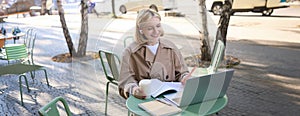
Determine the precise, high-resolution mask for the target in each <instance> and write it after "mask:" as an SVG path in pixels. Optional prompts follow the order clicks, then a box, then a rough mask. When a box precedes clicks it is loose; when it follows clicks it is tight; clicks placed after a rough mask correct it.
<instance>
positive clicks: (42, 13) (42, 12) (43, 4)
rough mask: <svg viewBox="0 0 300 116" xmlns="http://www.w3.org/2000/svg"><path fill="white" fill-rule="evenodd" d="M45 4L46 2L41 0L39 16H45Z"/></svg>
mask: <svg viewBox="0 0 300 116" xmlns="http://www.w3.org/2000/svg"><path fill="white" fill-rule="evenodd" d="M46 3H47V0H42V7H41V15H45V14H46V11H47V9H46Z"/></svg>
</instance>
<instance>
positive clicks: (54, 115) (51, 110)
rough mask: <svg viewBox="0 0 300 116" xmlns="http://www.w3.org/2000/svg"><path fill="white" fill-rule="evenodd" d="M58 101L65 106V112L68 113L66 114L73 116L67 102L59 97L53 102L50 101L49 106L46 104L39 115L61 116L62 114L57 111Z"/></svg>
mask: <svg viewBox="0 0 300 116" xmlns="http://www.w3.org/2000/svg"><path fill="white" fill-rule="evenodd" d="M58 101H60V102H61V103H62V104H63V106H64V110H65V112H66V114H67V115H68V116H72V113H71V111H70V108H69V106H68V104H67V102H66V100H65V99H64V98H63V97H61V96H59V97H56V98H55V99H53V100H52V101H50V102H49V103H48V104H46V105H45V106H43V107H42V108H40V109H39V115H40V116H60V113H59V111H58V109H57V107H58V105H57V103H58Z"/></svg>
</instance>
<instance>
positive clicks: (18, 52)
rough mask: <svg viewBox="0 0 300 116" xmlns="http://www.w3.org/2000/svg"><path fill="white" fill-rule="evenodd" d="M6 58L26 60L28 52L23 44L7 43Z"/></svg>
mask: <svg viewBox="0 0 300 116" xmlns="http://www.w3.org/2000/svg"><path fill="white" fill-rule="evenodd" d="M5 54H6V60H8V63H9V61H10V60H28V53H27V50H26V46H25V45H24V44H9V45H6V46H5ZM28 62H29V61H28Z"/></svg>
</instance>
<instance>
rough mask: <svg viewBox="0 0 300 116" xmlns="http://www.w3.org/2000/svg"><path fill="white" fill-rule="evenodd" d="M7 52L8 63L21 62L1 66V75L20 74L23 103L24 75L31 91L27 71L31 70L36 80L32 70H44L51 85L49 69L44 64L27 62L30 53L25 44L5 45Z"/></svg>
mask: <svg viewBox="0 0 300 116" xmlns="http://www.w3.org/2000/svg"><path fill="white" fill-rule="evenodd" d="M5 51H6V52H5V53H6V60H8V63H9V62H10V61H11V60H16V61H20V63H16V64H12V65H7V66H3V67H0V71H1V72H0V75H5V74H17V75H19V83H20V95H21V103H22V105H23V95H22V82H21V78H22V77H24V79H25V81H26V85H27V89H28V91H30V89H29V87H28V82H27V77H26V73H27V72H30V74H31V78H32V79H33V80H34V77H35V75H33V74H32V72H34V71H37V70H43V71H44V74H45V78H46V81H47V85H48V86H49V81H48V77H47V71H46V69H44V68H43V66H39V65H33V64H29V63H28V64H26V61H27V62H29V60H28V54H27V51H26V47H25V45H24V44H10V45H7V46H6V47H5Z"/></svg>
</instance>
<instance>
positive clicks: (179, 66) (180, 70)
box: [174, 48, 189, 81]
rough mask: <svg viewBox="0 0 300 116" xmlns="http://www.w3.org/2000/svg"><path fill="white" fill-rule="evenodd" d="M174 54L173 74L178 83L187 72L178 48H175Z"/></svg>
mask: <svg viewBox="0 0 300 116" xmlns="http://www.w3.org/2000/svg"><path fill="white" fill-rule="evenodd" d="M174 52H175V56H174V62H175V63H174V64H175V73H177V74H176V79H178V81H181V80H182V79H183V77H184V76H186V75H187V74H188V73H189V71H188V67H187V65H186V63H185V61H184V58H183V56H182V54H181V52H180V50H179V49H178V48H175V49H174Z"/></svg>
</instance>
